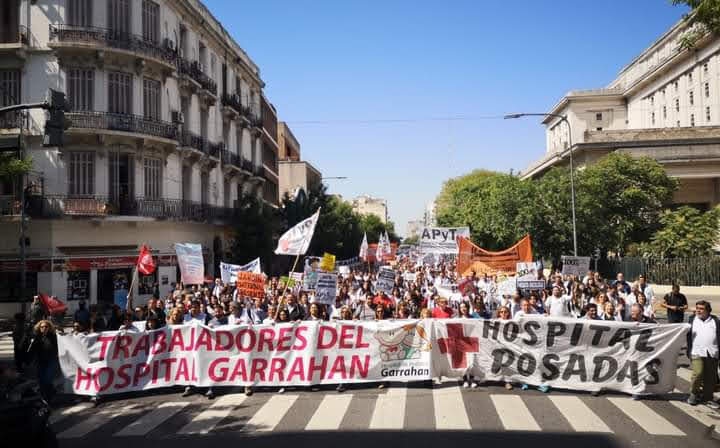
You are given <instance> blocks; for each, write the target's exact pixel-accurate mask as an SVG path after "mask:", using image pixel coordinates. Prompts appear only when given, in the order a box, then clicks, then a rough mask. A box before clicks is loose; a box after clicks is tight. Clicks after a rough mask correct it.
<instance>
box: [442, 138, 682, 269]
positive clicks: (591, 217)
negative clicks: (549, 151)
mask: <svg viewBox="0 0 720 448" xmlns="http://www.w3.org/2000/svg"><path fill="white" fill-rule="evenodd" d="M676 188H677V182H676V181H675V180H674V179H671V178H669V177H668V176H667V174H666V173H665V171H664V169H663V168H662V166H661V165H660V164H658V163H657V162H656V161H655V160H653V159H650V158H639V159H635V158H632V157H630V156H628V155H627V154H622V153H617V152H615V153H612V154H610V155H608V156H606V157H604V158H603V159H601V160H599V161H598V162H597V163H595V164H594V165H591V166H588V167H586V168H584V169H582V170H576V172H575V191H576V207H575V208H576V215H577V219H576V222H577V235H578V252H579V254H580V255H583V254H585V255H588V254H591V253H593V252H594V251H595V250H596V249H600V250H601V251H602V252H605V251H607V250H613V251H615V252H620V253H622V252H623V251H624V250H625V248H626V246H628V245H629V244H631V243H636V242H640V241H646V240H647V239H648V238H649V237H650V235H652V234H653V232H654V231H655V230H657V228H658V222H659V218H660V215H661V212H662V210H663V207H664V206H665V204H667V203H668V202H669V201H670V199H671V198H672V194H673V192H674V191H675V190H676ZM570 191H571V189H570V173H569V170H568V168H567V167H556V168H553V169H551V170H549V171H548V172H547V173H546V174H545V175H544V176H543V177H542V178H540V179H539V180H535V181H522V180H520V179H519V178H517V177H515V176H512V175H508V174H503V173H493V172H488V171H474V172H472V173H470V174H468V175H465V176H461V177H458V178H455V179H451V180H449V181H447V182H445V184H444V186H443V189H442V191H441V193H440V195H439V196H438V199H437V202H436V203H437V215H438V223H439V224H440V225H443V226H463V225H467V226H469V227H470V230H471V234H472V239H473V240H474V242H475V243H476V244H478V245H480V246H481V247H484V248H487V249H491V250H498V249H504V248H507V247H508V246H510V245H512V244H513V243H514V242H516V241H517V240H519V239H520V238H522V237H523V236H524V235H525V234H527V233H529V234H530V235H531V238H532V241H533V249H534V252H535V254H536V255H538V256H542V257H545V258H549V259H552V260H559V259H560V256H561V255H567V254H572V249H573V241H572V212H571V210H572V209H571V206H570V203H571V201H570Z"/></svg>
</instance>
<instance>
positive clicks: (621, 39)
mask: <svg viewBox="0 0 720 448" xmlns="http://www.w3.org/2000/svg"><path fill="white" fill-rule="evenodd" d="M205 3H206V4H207V6H208V7H209V8H210V10H211V11H212V12H213V14H214V15H215V16H216V17H217V18H218V19H219V20H220V21H222V22H223V24H224V25H225V27H226V28H227V29H228V30H229V31H230V33H231V34H232V36H233V37H234V38H235V39H236V40H237V42H238V43H239V44H240V45H241V46H242V47H243V48H244V49H245V50H246V51H247V53H248V54H249V55H250V57H251V58H252V59H253V60H254V61H255V62H256V63H257V64H258V65H259V67H260V70H261V76H262V78H263V80H264V81H265V83H266V88H265V93H266V95H267V96H268V98H269V99H270V101H271V102H272V103H273V104H274V105H275V106H276V108H277V110H278V116H279V119H281V120H283V121H287V122H288V123H289V124H290V126H291V128H292V130H293V132H294V133H295V135H296V136H297V137H298V140H299V141H300V144H301V147H302V157H303V159H305V160H308V161H309V162H311V163H312V164H313V165H315V166H316V167H317V168H318V169H319V170H320V171H321V172H322V174H323V176H329V177H330V176H347V177H348V179H347V180H327V181H326V183H327V184H328V186H329V191H330V192H332V193H339V194H341V195H342V196H343V197H345V198H348V199H349V198H352V197H354V196H357V195H360V194H370V195H373V196H378V197H382V198H385V199H387V201H388V209H389V213H390V218H391V219H392V220H393V221H394V222H395V223H396V228H397V229H398V230H399V231H400V233H403V232H404V230H405V226H406V223H407V221H408V220H409V219H419V218H421V217H422V214H423V210H424V207H425V204H426V203H427V202H428V201H430V200H432V199H433V198H434V197H435V196H436V195H437V193H438V192H439V191H440V188H441V187H442V183H443V181H445V180H446V179H448V178H451V177H455V176H458V175H461V174H464V173H467V172H469V171H471V170H473V169H475V168H485V169H491V170H498V171H505V172H507V171H509V170H510V169H514V170H515V171H517V170H524V169H525V167H526V166H527V165H528V164H530V163H531V162H532V161H534V160H536V159H538V158H540V157H541V156H542V155H543V152H544V150H545V147H544V144H545V137H544V128H543V126H541V125H540V123H539V121H538V120H536V119H533V118H526V119H521V120H502V119H501V118H500V119H499V118H492V117H500V116H502V115H503V114H505V113H508V112H516V111H524V112H544V111H547V110H549V109H550V107H552V105H554V104H555V103H556V102H557V101H558V100H559V99H560V98H561V97H562V95H563V94H564V93H566V92H567V91H568V90H571V89H584V88H597V87H603V86H605V85H606V84H607V83H608V82H610V81H611V80H612V79H614V78H615V76H616V75H617V73H618V71H619V70H620V69H621V68H622V67H623V66H625V65H626V64H627V63H629V62H630V61H631V59H632V58H633V57H634V56H636V55H637V54H639V53H640V52H641V51H642V50H643V49H644V48H646V47H647V46H648V45H649V44H651V43H652V42H653V41H654V40H655V39H657V38H658V37H660V35H662V34H663V33H664V32H665V31H666V30H667V29H668V28H669V27H670V26H672V25H673V24H674V23H675V22H677V21H678V20H679V19H680V18H681V16H682V14H683V12H685V10H684V9H682V8H679V7H674V6H672V5H671V4H670V0H605V1H590V0H556V1H552V2H550V1H540V0H515V1H506V2H491V1H481V0H475V1H470V0H467V1H466V0H449V1H447V2H437V1H433V2H431V1H427V0H384V1H377V0H366V1H359V0H357V1H349V0H315V1H310V0H262V1H257V2H249V1H242V2H237V1H229V0H205ZM452 117H461V118H464V119H463V120H445V119H446V118H452ZM438 118H440V119H442V120H437V119H438ZM385 120H387V121H385Z"/></svg>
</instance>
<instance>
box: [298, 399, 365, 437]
mask: <svg viewBox="0 0 720 448" xmlns="http://www.w3.org/2000/svg"><path fill="white" fill-rule="evenodd" d="M352 398H353V396H352V395H350V394H348V395H326V396H325V398H323V400H322V402H321V403H320V406H319V407H318V408H317V411H315V413H314V414H313V416H312V418H311V419H310V421H309V422H308V424H307V425H306V426H305V429H306V430H314V431H319V430H324V431H331V430H332V431H334V430H338V429H340V424H341V423H342V421H343V418H344V417H345V413H346V412H347V410H348V408H349V407H350V402H351V401H352Z"/></svg>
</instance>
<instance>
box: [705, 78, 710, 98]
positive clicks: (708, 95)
mask: <svg viewBox="0 0 720 448" xmlns="http://www.w3.org/2000/svg"><path fill="white" fill-rule="evenodd" d="M705 98H710V83H709V82H706V83H705Z"/></svg>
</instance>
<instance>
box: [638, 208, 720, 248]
mask: <svg viewBox="0 0 720 448" xmlns="http://www.w3.org/2000/svg"><path fill="white" fill-rule="evenodd" d="M660 224H661V225H662V227H661V228H660V229H659V230H658V231H657V232H655V234H654V235H653V236H652V238H651V239H650V241H649V242H647V243H644V244H642V245H640V247H639V248H638V252H639V253H640V254H642V255H649V256H653V257H658V258H673V257H698V256H703V255H710V254H712V253H713V247H714V246H715V245H716V244H718V225H720V208H717V207H716V208H714V209H712V210H709V211H707V212H704V213H703V212H701V211H699V210H697V209H695V208H692V207H686V206H684V207H680V208H678V209H677V210H674V211H670V210H668V211H666V212H664V213H663V215H662V217H661V218H660Z"/></svg>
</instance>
